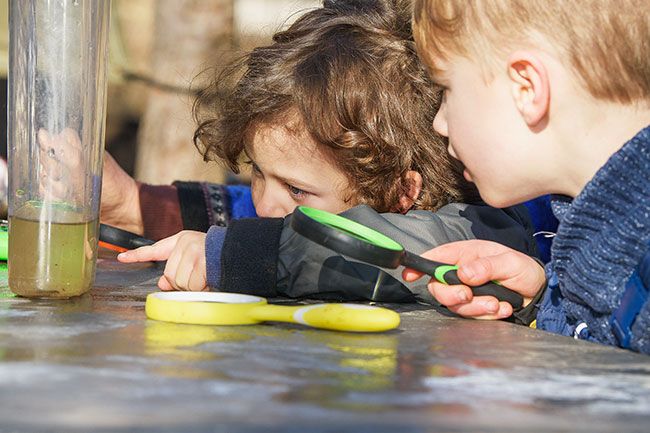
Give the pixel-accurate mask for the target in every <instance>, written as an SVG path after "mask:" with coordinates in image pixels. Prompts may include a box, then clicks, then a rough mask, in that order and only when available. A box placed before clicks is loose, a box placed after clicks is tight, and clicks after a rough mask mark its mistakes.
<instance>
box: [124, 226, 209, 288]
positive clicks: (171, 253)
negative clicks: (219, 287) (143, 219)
mask: <svg viewBox="0 0 650 433" xmlns="http://www.w3.org/2000/svg"><path fill="white" fill-rule="evenodd" d="M205 237H206V234H205V233H202V232H195V231H190V230H184V231H182V232H178V233H176V234H175V235H174V236H170V237H168V238H165V239H162V240H160V241H158V242H156V243H155V244H153V245H149V246H146V247H140V248H137V249H135V250H131V251H127V252H125V253H121V254H119V255H118V256H117V259H118V260H119V261H120V262H123V263H134V262H149V261H161V260H167V265H166V266H165V272H164V274H163V276H162V277H160V279H159V280H158V287H160V290H189V291H197V292H198V291H201V290H206V289H207V275H206V265H205Z"/></svg>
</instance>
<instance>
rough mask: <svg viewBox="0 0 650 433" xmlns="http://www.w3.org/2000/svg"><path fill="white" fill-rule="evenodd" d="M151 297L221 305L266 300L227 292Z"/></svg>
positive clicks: (163, 294)
mask: <svg viewBox="0 0 650 433" xmlns="http://www.w3.org/2000/svg"><path fill="white" fill-rule="evenodd" d="M151 296H154V297H156V298H158V299H161V300H163V301H176V302H216V303H220V304H252V303H255V302H260V301H265V300H266V299H265V298H261V297H259V296H252V295H242V294H241V293H226V292H156V293H152V294H151Z"/></svg>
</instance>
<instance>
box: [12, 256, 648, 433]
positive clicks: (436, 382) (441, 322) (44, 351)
mask: <svg viewBox="0 0 650 433" xmlns="http://www.w3.org/2000/svg"><path fill="white" fill-rule="evenodd" d="M160 272H161V270H160V269H159V268H156V267H153V266H151V265H138V266H126V265H121V264H118V263H117V262H115V261H114V260H112V258H111V257H110V255H106V254H105V255H104V257H103V258H101V259H100V262H99V264H98V275H97V280H96V284H95V285H96V287H95V288H94V289H93V290H92V291H91V293H90V294H87V295H85V296H83V297H81V298H79V299H74V300H70V301H43V300H41V301H32V300H27V299H20V298H15V297H12V296H11V294H10V292H9V290H8V289H7V283H6V270H4V271H2V272H0V286H1V287H2V288H0V433H5V432H6V433H9V432H28V431H29V432H32V431H33V432H50V431H57V432H88V431H101V432H248V431H265V432H267V431H279V432H280V431H281V432H308V431H309V432H312V431H316V432H330V431H331V432H339V431H355V432H365V431H368V432H373V433H377V432H389V431H390V432H393V431H399V432H411V431H426V432H433V431H445V432H447V431H454V432H461V431H490V432H523V431H531V432H543V431H553V432H556V431H567V432H576V431H585V432H591V431H611V432H623V431H639V432H648V431H650V358H649V357H645V356H641V355H636V354H633V353H631V352H627V351H623V350H617V349H613V348H608V347H602V346H597V345H593V344H589V343H584V342H578V341H574V340H572V339H569V338H563V337H558V336H554V335H550V334H547V333H544V332H541V331H535V330H531V329H527V328H524V327H519V326H514V325H511V324H508V323H501V322H480V321H471V320H461V319H454V318H449V317H444V316H443V315H441V314H439V313H438V312H436V311H434V310H430V309H425V308H423V307H421V306H408V307H405V306H401V307H398V309H399V310H400V311H401V312H402V325H401V326H400V328H399V330H396V331H392V332H388V333H384V334H349V333H337V332H329V331H318V330H311V329H306V328H302V327H298V326H293V325H284V324H267V325H256V326H233V327H210V326H195V325H174V324H168V323H162V322H154V321H150V320H147V319H146V318H145V315H144V299H145V296H146V294H147V293H149V292H151V291H153V290H155V282H156V280H157V276H158V275H159V274H160Z"/></svg>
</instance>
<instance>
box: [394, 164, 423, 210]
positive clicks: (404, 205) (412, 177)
mask: <svg viewBox="0 0 650 433" xmlns="http://www.w3.org/2000/svg"><path fill="white" fill-rule="evenodd" d="M402 182H404V185H405V186H406V189H405V192H404V193H403V194H402V195H400V197H399V201H398V205H397V211H398V212H400V213H406V212H408V211H409V209H411V208H412V207H413V205H414V204H415V200H417V199H418V197H419V196H420V192H421V191H422V175H421V174H420V173H419V172H417V171H414V170H409V171H407V172H406V173H405V174H404V177H403V178H402Z"/></svg>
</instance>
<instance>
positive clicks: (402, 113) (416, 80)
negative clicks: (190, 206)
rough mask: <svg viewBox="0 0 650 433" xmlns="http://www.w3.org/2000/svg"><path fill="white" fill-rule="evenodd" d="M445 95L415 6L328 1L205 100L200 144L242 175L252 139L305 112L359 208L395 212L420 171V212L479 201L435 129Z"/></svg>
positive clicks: (222, 78)
mask: <svg viewBox="0 0 650 433" xmlns="http://www.w3.org/2000/svg"><path fill="white" fill-rule="evenodd" d="M438 95H439V92H438V91H437V89H436V87H435V85H434V84H433V83H432V82H431V81H429V79H428V78H427V74H426V71H425V68H424V66H423V65H422V63H421V62H420V61H419V59H418V57H417V55H416V52H415V44H414V42H413V37H412V33H411V8H410V2H409V1H402V0H356V1H349V0H348V1H325V2H324V6H323V7H322V8H318V9H314V10H311V11H309V12H307V13H305V14H304V15H303V16H302V17H300V18H299V19H298V20H297V21H295V22H294V23H293V24H292V25H291V26H290V27H289V28H288V29H286V30H284V31H280V32H278V33H276V34H275V35H274V36H273V43H272V44H270V45H267V46H262V47H258V48H255V49H254V50H252V51H251V52H250V53H248V54H247V55H246V56H244V57H243V58H242V59H240V60H239V61H237V62H235V63H233V64H231V65H230V66H229V67H228V68H226V69H225V70H224V71H222V73H220V74H219V75H217V77H216V79H215V81H214V82H213V83H212V84H211V85H210V86H208V87H207V88H206V89H204V90H203V91H201V92H200V93H199V96H198V98H197V100H196V102H195V105H194V115H195V119H196V120H197V123H198V125H199V126H198V128H197V130H196V132H195V134H194V143H195V145H196V146H197V148H198V149H199V151H200V152H201V153H202V154H203V157H204V159H205V160H206V161H207V160H211V159H214V160H220V161H223V162H225V163H226V165H227V166H228V167H229V168H230V169H231V170H233V171H234V172H235V173H237V172H239V164H240V157H241V154H242V152H243V151H244V137H245V136H246V133H247V131H249V130H250V129H251V128H255V127H256V125H260V124H262V123H264V124H272V123H273V122H277V123H281V122H283V119H285V118H286V116H287V115H288V114H289V113H291V114H293V113H297V114H298V116H299V118H300V123H301V125H302V126H303V127H304V128H305V129H306V130H307V132H308V133H309V134H310V135H311V137H312V138H313V139H314V140H315V142H316V143H318V144H319V146H320V148H321V149H322V150H323V151H324V152H325V153H326V154H327V155H328V156H330V157H331V160H332V161H333V162H334V164H336V165H337V166H338V167H339V168H340V170H341V171H342V172H343V173H346V174H347V176H348V179H349V182H350V185H351V189H352V193H353V194H354V195H355V197H354V199H355V200H354V201H356V202H358V203H367V204H368V205H370V206H372V207H373V208H375V209H376V210H377V211H380V212H387V211H394V210H395V209H396V208H397V203H398V201H399V197H400V195H402V194H404V193H405V192H406V191H408V190H409V186H410V185H409V184H408V181H407V180H406V178H405V173H406V172H407V171H409V170H415V171H418V172H419V173H420V174H421V175H422V178H423V185H422V192H421V194H420V196H419V197H418V199H417V200H416V203H415V207H416V208H419V209H429V210H436V209H438V208H440V207H441V206H443V205H445V204H447V203H449V202H452V201H474V200H475V199H476V198H477V197H478V195H477V193H476V190H475V189H474V188H473V186H471V185H469V184H468V183H467V182H466V181H465V180H464V179H463V178H462V175H461V169H460V165H459V164H458V163H457V162H456V161H455V160H453V159H452V158H451V157H450V156H449V155H448V153H447V144H446V142H445V140H444V139H443V138H441V137H440V136H439V135H437V134H436V133H435V132H434V131H433V127H432V122H433V118H434V116H435V113H436V110H437V108H438V107H439V96H438Z"/></svg>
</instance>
